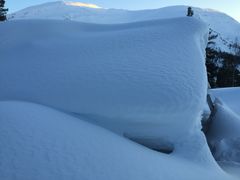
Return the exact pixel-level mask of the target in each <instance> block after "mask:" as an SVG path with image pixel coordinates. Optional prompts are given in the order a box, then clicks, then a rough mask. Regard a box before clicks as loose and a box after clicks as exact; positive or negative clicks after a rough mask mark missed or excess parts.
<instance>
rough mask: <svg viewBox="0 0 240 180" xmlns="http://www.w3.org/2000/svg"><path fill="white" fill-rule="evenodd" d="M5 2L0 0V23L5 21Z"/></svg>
mask: <svg viewBox="0 0 240 180" xmlns="http://www.w3.org/2000/svg"><path fill="white" fill-rule="evenodd" d="M4 5H5V0H0V21H5V20H6V19H7V16H6V15H7V11H8V9H6V8H4Z"/></svg>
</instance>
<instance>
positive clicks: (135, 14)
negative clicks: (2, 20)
mask: <svg viewBox="0 0 240 180" xmlns="http://www.w3.org/2000/svg"><path fill="white" fill-rule="evenodd" d="M86 7H87V6H77V5H74V4H69V2H66V1H57V2H51V3H46V4H42V5H37V6H33V7H29V8H26V9H23V10H21V11H18V12H16V13H13V14H11V15H10V16H9V18H10V19H61V20H74V21H80V22H87V23H101V24H116V23H129V22H137V21H145V20H153V19H155V20H156V19H168V18H177V17H184V16H186V13H187V6H172V7H165V8H160V9H152V10H138V11H129V10H122V9H104V8H97V9H96V8H86ZM88 7H90V6H88ZM92 7H98V6H96V5H92ZM193 10H194V18H197V19H201V20H202V21H204V22H205V23H206V24H208V25H209V27H210V28H211V29H213V30H214V31H215V32H214V34H217V35H218V37H217V39H216V43H217V48H220V49H221V50H224V51H229V47H228V45H229V44H230V43H233V42H234V41H235V39H236V38H237V37H238V38H239V39H240V24H239V22H237V21H236V20H234V19H233V18H232V17H230V16H228V15H226V14H224V13H222V12H218V11H215V10H211V9H201V8H193Z"/></svg>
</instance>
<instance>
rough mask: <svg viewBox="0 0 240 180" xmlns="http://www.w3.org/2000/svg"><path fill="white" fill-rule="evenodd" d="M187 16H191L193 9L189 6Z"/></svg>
mask: <svg viewBox="0 0 240 180" xmlns="http://www.w3.org/2000/svg"><path fill="white" fill-rule="evenodd" d="M187 16H193V10H192V8H191V7H188V10H187Z"/></svg>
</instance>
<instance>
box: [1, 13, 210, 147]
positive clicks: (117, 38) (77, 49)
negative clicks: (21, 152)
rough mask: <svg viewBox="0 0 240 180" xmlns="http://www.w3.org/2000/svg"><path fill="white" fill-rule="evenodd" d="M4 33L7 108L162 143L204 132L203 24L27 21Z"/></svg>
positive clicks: (8, 26) (5, 27) (183, 21)
mask: <svg viewBox="0 0 240 180" xmlns="http://www.w3.org/2000/svg"><path fill="white" fill-rule="evenodd" d="M0 31H1V34H2V35H3V36H2V37H3V38H2V43H1V47H0V54H1V61H0V84H1V92H0V100H9V99H10V100H23V101H31V102H36V103H39V104H44V105H47V106H51V107H54V108H58V109H61V110H64V111H66V112H68V113H74V114H76V115H77V116H81V117H83V118H85V119H87V120H88V121H91V122H93V123H96V124H99V125H102V126H104V127H107V128H109V129H111V130H113V131H115V132H117V133H120V134H124V135H126V136H129V137H145V138H147V139H148V138H149V139H158V141H159V142H160V140H161V139H165V140H166V139H167V140H168V141H169V143H176V142H178V141H183V140H184V138H186V137H188V136H189V133H192V132H195V129H197V130H200V119H201V113H202V110H203V106H204V102H205V97H206V91H207V78H206V70H205V63H204V61H205V60H204V59H205V57H204V48H205V46H206V37H207V27H206V25H205V24H204V23H202V22H201V21H198V20H195V19H192V18H187V17H185V18H177V19H169V20H155V21H146V22H139V23H130V24H121V25H97V24H85V23H78V22H66V21H50V20H25V21H24V20H21V21H9V22H6V23H5V24H4V25H2V26H0ZM176 44H181V45H179V46H176Z"/></svg>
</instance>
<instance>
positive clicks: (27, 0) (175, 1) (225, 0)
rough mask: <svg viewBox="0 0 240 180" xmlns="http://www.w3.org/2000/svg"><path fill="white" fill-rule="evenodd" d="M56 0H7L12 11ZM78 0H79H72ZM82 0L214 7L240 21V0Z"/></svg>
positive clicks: (134, 6) (148, 6)
mask: <svg viewBox="0 0 240 180" xmlns="http://www.w3.org/2000/svg"><path fill="white" fill-rule="evenodd" d="M50 1H56V0H6V6H7V8H9V11H10V12H14V11H17V10H20V9H23V8H25V7H28V6H32V5H36V4H41V3H44V2H50ZM70 1H77V0H70ZM78 1H80V2H85V3H92V4H97V5H99V6H101V7H105V8H120V9H132V10H136V9H154V8H160V7H165V6H171V5H190V6H196V7H202V8H212V9H216V10H219V11H222V12H225V13H227V14H229V15H230V16H232V17H234V18H235V19H237V20H238V21H239V22H240V0H78Z"/></svg>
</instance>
